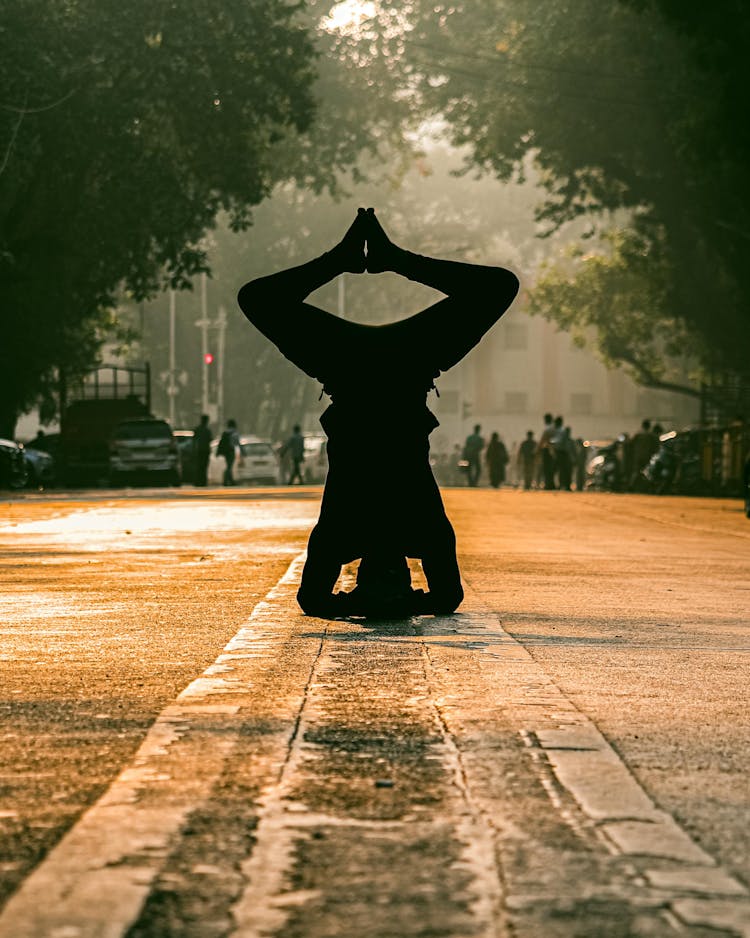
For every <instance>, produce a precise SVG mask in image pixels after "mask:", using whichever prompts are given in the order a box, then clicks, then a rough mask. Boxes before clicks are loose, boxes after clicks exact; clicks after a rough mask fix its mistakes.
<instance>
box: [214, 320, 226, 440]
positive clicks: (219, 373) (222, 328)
mask: <svg viewBox="0 0 750 938" xmlns="http://www.w3.org/2000/svg"><path fill="white" fill-rule="evenodd" d="M216 328H217V330H218V333H219V334H218V336H217V341H216V352H217V355H218V358H219V360H218V362H217V364H216V422H217V423H218V425H219V426H220V427H221V426H222V425H223V422H224V348H225V345H226V343H225V334H226V328H227V311H226V310H225V309H224V307H223V306H220V307H219V315H218V316H217V317H216Z"/></svg>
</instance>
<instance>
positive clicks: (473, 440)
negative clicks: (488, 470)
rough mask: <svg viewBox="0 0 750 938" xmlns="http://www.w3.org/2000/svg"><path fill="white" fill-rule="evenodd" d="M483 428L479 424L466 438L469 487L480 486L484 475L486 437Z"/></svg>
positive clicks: (465, 449)
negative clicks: (483, 457)
mask: <svg viewBox="0 0 750 938" xmlns="http://www.w3.org/2000/svg"><path fill="white" fill-rule="evenodd" d="M481 429H482V428H481V426H480V425H479V424H478V423H477V424H475V426H474V430H473V432H472V433H470V434H469V435H468V436H467V437H466V442H465V443H464V459H465V460H466V461H467V462H468V464H469V468H468V476H469V485H478V484H479V476H480V475H481V474H482V450H483V449H484V437H483V436H482V434H481V432H480V431H481Z"/></svg>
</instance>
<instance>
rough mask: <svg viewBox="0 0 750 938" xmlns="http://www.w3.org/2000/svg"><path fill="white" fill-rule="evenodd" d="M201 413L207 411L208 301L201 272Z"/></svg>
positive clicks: (199, 321) (204, 276)
mask: <svg viewBox="0 0 750 938" xmlns="http://www.w3.org/2000/svg"><path fill="white" fill-rule="evenodd" d="M196 325H198V326H200V327H201V413H203V414H205V413H206V412H207V411H208V359H207V355H208V325H209V323H208V303H207V301H206V275H205V274H201V318H200V319H199V320H198V322H197V323H196Z"/></svg>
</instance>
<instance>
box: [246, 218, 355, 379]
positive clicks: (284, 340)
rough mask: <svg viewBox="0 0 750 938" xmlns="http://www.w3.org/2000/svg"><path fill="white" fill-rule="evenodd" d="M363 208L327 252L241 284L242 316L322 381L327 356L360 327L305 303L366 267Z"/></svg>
mask: <svg viewBox="0 0 750 938" xmlns="http://www.w3.org/2000/svg"><path fill="white" fill-rule="evenodd" d="M363 226H364V209H361V210H360V212H359V213H358V215H357V218H355V220H354V222H353V224H352V225H351V226H350V228H349V230H348V231H347V232H346V234H345V235H344V237H343V238H342V240H341V241H340V242H339V243H338V244H337V245H336V246H335V247H333V248H332V249H331V250H330V251H327V252H326V253H325V254H322V255H321V256H320V257H317V258H315V259H314V260H311V261H308V262H307V263H305V264H300V265H298V266H297V267H290V268H289V269H287V270H282V271H279V272H278V273H275V274H270V275H269V276H267V277H259V278H257V279H256V280H251V281H250V282H249V283H246V284H245V285H244V286H243V287H242V288H241V289H240V291H239V294H238V296H237V302H238V303H239V306H240V309H241V310H242V312H243V313H244V314H245V316H246V318H247V319H248V320H249V321H250V322H251V323H252V324H253V325H254V326H255V327H256V328H257V329H259V330H260V332H262V333H263V335H264V336H266V338H268V339H270V340H271V342H273V343H274V345H276V347H277V348H278V349H279V350H280V351H281V352H282V354H283V355H285V356H286V357H287V358H288V359H289V360H290V361H292V362H294V364H295V365H297V366H298V367H299V368H301V369H302V370H303V371H304V372H306V373H307V374H308V375H311V376H312V377H314V378H319V379H320V380H324V378H325V376H326V372H327V371H328V370H329V366H330V361H331V356H332V354H334V353H335V352H336V350H338V351H339V353H341V352H342V351H344V352H345V348H346V343H347V341H348V340H349V338H350V337H351V335H352V334H353V333H354V332H356V331H357V330H360V329H362V328H363V327H362V326H359V325H358V324H356V323H353V322H349V321H346V320H343V319H340V318H339V317H338V316H334V315H332V314H331V313H328V312H326V311H325V310H323V309H319V308H318V307H316V306H313V305H312V304H310V303H305V302H304V300H305V298H306V297H307V296H309V295H310V293H312V292H314V291H315V290H317V289H318V287H321V286H323V284H325V283H328V282H329V281H331V280H333V279H334V277H337V276H338V275H339V274H342V273H362V272H363V271H364V269H365V254H364V243H365V235H364V229H363Z"/></svg>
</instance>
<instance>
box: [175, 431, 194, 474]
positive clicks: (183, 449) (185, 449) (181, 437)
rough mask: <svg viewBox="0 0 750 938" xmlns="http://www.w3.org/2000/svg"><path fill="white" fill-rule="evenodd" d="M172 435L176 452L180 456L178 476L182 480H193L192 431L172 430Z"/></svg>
mask: <svg viewBox="0 0 750 938" xmlns="http://www.w3.org/2000/svg"><path fill="white" fill-rule="evenodd" d="M172 436H173V437H174V439H175V442H176V443H177V452H178V453H179V456H180V478H181V479H182V481H183V482H194V481H195V469H194V466H193V431H192V430H173V431H172Z"/></svg>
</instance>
